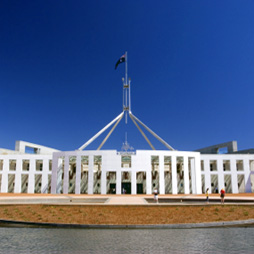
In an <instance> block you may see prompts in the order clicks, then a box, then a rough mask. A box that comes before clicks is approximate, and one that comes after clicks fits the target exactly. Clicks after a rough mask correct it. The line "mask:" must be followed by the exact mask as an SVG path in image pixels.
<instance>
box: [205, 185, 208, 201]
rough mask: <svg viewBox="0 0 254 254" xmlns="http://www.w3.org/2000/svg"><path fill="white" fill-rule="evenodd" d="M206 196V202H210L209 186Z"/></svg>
mask: <svg viewBox="0 0 254 254" xmlns="http://www.w3.org/2000/svg"><path fill="white" fill-rule="evenodd" d="M205 196H206V202H207V203H208V202H209V188H207V189H206V191H205Z"/></svg>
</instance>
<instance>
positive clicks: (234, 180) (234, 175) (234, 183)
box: [230, 159, 238, 193]
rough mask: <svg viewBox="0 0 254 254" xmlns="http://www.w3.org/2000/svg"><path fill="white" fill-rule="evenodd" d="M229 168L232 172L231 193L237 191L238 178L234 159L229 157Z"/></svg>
mask: <svg viewBox="0 0 254 254" xmlns="http://www.w3.org/2000/svg"><path fill="white" fill-rule="evenodd" d="M230 170H231V174H232V178H231V179H232V193H238V179H237V171H236V160H235V159H230Z"/></svg>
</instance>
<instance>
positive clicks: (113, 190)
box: [109, 183, 116, 194]
mask: <svg viewBox="0 0 254 254" xmlns="http://www.w3.org/2000/svg"><path fill="white" fill-rule="evenodd" d="M109 193H110V194H116V184H115V183H111V184H110V185H109Z"/></svg>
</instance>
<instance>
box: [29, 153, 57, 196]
mask: <svg viewBox="0 0 254 254" xmlns="http://www.w3.org/2000/svg"><path fill="white" fill-rule="evenodd" d="M32 164H33V166H32ZM59 166H60V165H59V158H58V157H57V156H56V155H54V153H53V161H52V174H51V194H56V187H57V173H58V168H59ZM32 167H33V171H32ZM30 169H31V172H30V175H29V182H28V189H29V186H30V180H32V178H33V183H32V184H33V186H34V171H35V160H34V161H32V160H31V164H30ZM32 172H33V173H32ZM29 193H30V192H29ZM33 193H34V188H33Z"/></svg>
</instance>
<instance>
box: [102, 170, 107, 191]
mask: <svg viewBox="0 0 254 254" xmlns="http://www.w3.org/2000/svg"><path fill="white" fill-rule="evenodd" d="M101 194H107V172H106V170H104V168H103V165H102V171H101Z"/></svg>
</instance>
